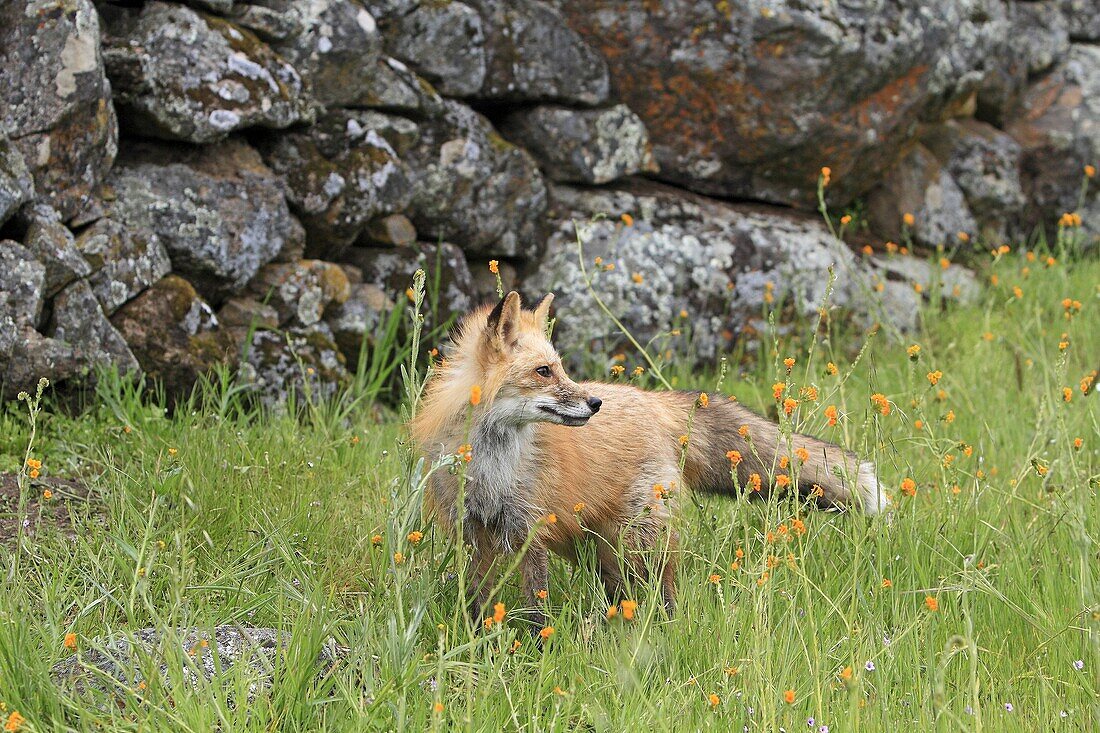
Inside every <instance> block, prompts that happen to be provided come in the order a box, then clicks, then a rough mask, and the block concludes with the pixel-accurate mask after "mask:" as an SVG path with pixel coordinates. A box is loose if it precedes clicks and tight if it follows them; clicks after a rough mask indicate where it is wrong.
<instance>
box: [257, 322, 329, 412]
mask: <svg viewBox="0 0 1100 733" xmlns="http://www.w3.org/2000/svg"><path fill="white" fill-rule="evenodd" d="M245 349H246V357H245V361H244V362H243V363H242V364H241V366H240V378H241V380H242V382H243V383H244V384H247V385H249V387H250V388H251V394H252V395H253V396H254V397H255V398H256V399H257V400H258V401H259V402H260V404H262V405H264V406H265V407H267V408H268V409H271V410H275V411H281V410H285V409H286V407H287V401H288V400H290V399H293V400H294V401H295V404H296V405H298V406H299V407H300V406H302V405H304V404H306V402H307V401H314V402H317V401H323V400H327V399H331V398H332V397H334V396H335V395H336V394H337V393H338V392H339V391H340V390H341V389H343V388H344V387H346V386H347V384H348V382H349V380H350V375H349V374H348V371H347V366H346V360H345V359H344V355H343V354H342V353H340V349H339V347H338V346H337V345H336V343H335V342H334V341H333V340H332V334H331V332H330V331H329V330H328V327H327V326H326V325H325V324H323V323H322V324H317V325H316V326H314V327H313V328H311V329H292V330H289V331H286V332H282V333H280V332H275V331H255V332H253V334H252V337H251V340H250V341H249V343H247V344H246V345H245Z"/></svg>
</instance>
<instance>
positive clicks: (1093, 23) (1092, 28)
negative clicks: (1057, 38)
mask: <svg viewBox="0 0 1100 733" xmlns="http://www.w3.org/2000/svg"><path fill="white" fill-rule="evenodd" d="M1061 5H1062V12H1063V13H1064V14H1065V16H1066V20H1067V23H1068V26H1069V37H1070V38H1071V39H1072V40H1074V41H1093V42H1095V41H1100V3H1098V2H1097V0H1062V3H1061Z"/></svg>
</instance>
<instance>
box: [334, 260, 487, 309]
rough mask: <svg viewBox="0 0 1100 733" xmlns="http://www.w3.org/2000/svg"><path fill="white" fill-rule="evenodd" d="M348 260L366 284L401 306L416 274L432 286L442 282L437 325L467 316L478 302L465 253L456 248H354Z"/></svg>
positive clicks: (439, 293) (439, 291)
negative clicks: (390, 297) (361, 275)
mask: <svg viewBox="0 0 1100 733" xmlns="http://www.w3.org/2000/svg"><path fill="white" fill-rule="evenodd" d="M345 259H346V260H347V261H348V262H349V263H351V264H352V265H354V266H355V267H357V268H358V269H359V270H360V272H362V274H363V282H365V283H367V284H371V285H377V286H378V287H380V288H381V289H382V290H383V291H384V292H385V293H387V294H392V295H393V296H394V297H396V298H397V299H398V300H400V302H405V301H404V300H401V299H402V298H405V291H406V290H407V289H408V288H409V287H410V286H411V285H412V280H413V273H414V272H416V271H417V270H418V269H423V270H424V271H425V272H426V273H427V274H428V282H432V283H434V282H436V281H437V280H438V282H439V290H438V298H439V303H438V305H439V312H437V313H431V314H429V317H430V318H431V319H432V323H433V324H435V325H438V324H441V323H446V322H447V320H448V319H450V318H452V317H454V316H459V315H462V314H463V313H466V312H467V311H469V310H470V309H471V308H473V307H474V306H475V305H478V301H477V300H476V299H475V296H474V293H475V292H476V289H475V288H474V284H473V279H472V278H471V276H470V268H469V266H468V265H467V264H466V256H465V255H464V254H463V251H462V250H461V249H459V248H458V247H456V246H455V245H453V244H449V243H446V242H444V243H443V244H440V245H438V246H437V245H434V244H427V243H424V242H420V243H417V244H416V246H414V247H387V248H367V247H353V248H351V249H350V250H348V251H347V253H346V254H345Z"/></svg>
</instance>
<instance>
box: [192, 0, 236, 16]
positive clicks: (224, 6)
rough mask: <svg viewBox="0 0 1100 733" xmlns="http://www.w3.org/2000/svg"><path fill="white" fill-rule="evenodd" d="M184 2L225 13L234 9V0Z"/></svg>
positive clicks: (202, 8)
mask: <svg viewBox="0 0 1100 733" xmlns="http://www.w3.org/2000/svg"><path fill="white" fill-rule="evenodd" d="M183 4H184V5H190V6H191V7H193V8H197V9H199V10H208V11H210V12H211V13H222V14H224V13H230V12H232V11H233V0H183Z"/></svg>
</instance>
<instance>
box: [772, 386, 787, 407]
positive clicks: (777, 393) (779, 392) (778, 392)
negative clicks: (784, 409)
mask: <svg viewBox="0 0 1100 733" xmlns="http://www.w3.org/2000/svg"><path fill="white" fill-rule="evenodd" d="M786 389H787V385H786V384H785V383H784V382H776V383H775V384H773V385H772V397H774V398H775V400H776V401H777V402H778V401H779V398H780V397H782V396H783V392H784V390H786Z"/></svg>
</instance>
